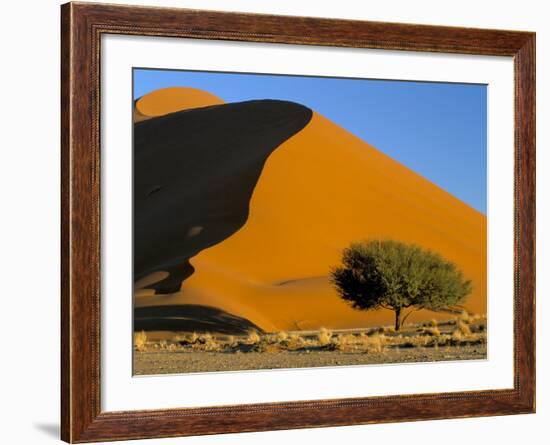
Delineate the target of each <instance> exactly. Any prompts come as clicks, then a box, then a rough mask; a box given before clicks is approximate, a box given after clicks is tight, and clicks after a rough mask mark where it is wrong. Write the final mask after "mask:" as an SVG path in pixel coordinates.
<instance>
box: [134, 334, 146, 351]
mask: <svg viewBox="0 0 550 445" xmlns="http://www.w3.org/2000/svg"><path fill="white" fill-rule="evenodd" d="M146 345H147V334H146V333H145V331H141V332H134V346H135V347H136V349H137V350H138V351H144V350H145V346H146Z"/></svg>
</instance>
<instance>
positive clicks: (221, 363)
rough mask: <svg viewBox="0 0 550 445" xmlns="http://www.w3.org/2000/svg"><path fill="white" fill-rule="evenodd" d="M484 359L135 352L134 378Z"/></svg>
mask: <svg viewBox="0 0 550 445" xmlns="http://www.w3.org/2000/svg"><path fill="white" fill-rule="evenodd" d="M486 358H487V345H486V344H482V345H475V346H457V347H453V346H451V347H448V348H438V349H435V348H410V349H404V348H403V349H398V348H396V349H393V350H390V351H384V352H371V353H354V352H340V351H310V352H305V351H300V352H295V351H292V352H289V351H285V352H278V353H273V354H269V353H262V352H247V353H221V352H202V351H200V352H189V351H177V352H174V351H158V352H136V354H135V356H134V366H135V369H134V375H155V374H180V373H189V372H215V371H235V370H254V369H284V368H312V367H320V366H346V365H348V366H349V365H372V364H388V363H414V362H436V361H456V360H476V359H477V360H482V359H486Z"/></svg>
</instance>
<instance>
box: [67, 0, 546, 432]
mask: <svg viewBox="0 0 550 445" xmlns="http://www.w3.org/2000/svg"><path fill="white" fill-rule="evenodd" d="M61 17H62V30H61V31H62V47H61V61H62V66H61V70H62V79H61V81H62V82H61V83H62V92H61V101H62V116H61V122H62V132H61V134H62V140H61V149H62V184H61V194H62V246H61V249H62V252H61V253H62V255H61V256H62V268H61V269H62V275H61V282H62V295H61V298H62V305H61V306H62V317H61V319H62V325H61V329H62V345H61V346H62V348H61V349H62V376H61V388H62V394H61V399H62V407H61V409H62V413H61V415H62V427H61V435H62V439H63V440H65V441H67V442H71V443H76V442H97V441H105V440H123V439H138V438H152V437H174V436H185V435H199V434H215V433H227V432H243V431H261V430H275V429H289V428H307V427H320V426H338V425H353V424H366V423H379V422H400V421H410V420H424V419H441V418H458V417H473V416H492V415H508V414H519V413H532V412H534V411H535V34H534V33H530V32H517V31H501V30H488V29H467V28H451V27H439V26H425V25H411V24H396V23H380V22H361V21H348V20H334V19H320V18H305V17H289V16H268V15H255V14H241V13H222V12H212V11H197V10H186V9H172V8H148V7H134V6H122V5H106V4H92V3H86V4H82V3H67V4H65V5H63V6H62V8H61Z"/></svg>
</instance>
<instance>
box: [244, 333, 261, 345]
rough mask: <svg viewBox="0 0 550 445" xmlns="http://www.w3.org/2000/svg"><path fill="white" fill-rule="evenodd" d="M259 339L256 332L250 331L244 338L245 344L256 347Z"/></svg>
mask: <svg viewBox="0 0 550 445" xmlns="http://www.w3.org/2000/svg"><path fill="white" fill-rule="evenodd" d="M260 340H261V337H260V335H259V334H258V333H257V332H256V331H250V332H249V333H248V337H247V338H246V343H247V344H249V345H256V344H258V343H259V342H260Z"/></svg>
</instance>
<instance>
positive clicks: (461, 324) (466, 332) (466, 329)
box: [456, 320, 472, 335]
mask: <svg viewBox="0 0 550 445" xmlns="http://www.w3.org/2000/svg"><path fill="white" fill-rule="evenodd" d="M456 328H457V329H458V330H459V331H460V332H461V333H462V335H471V334H472V331H471V330H470V326H468V325H467V324H466V323H464V321H462V320H458V323H457V325H456Z"/></svg>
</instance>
